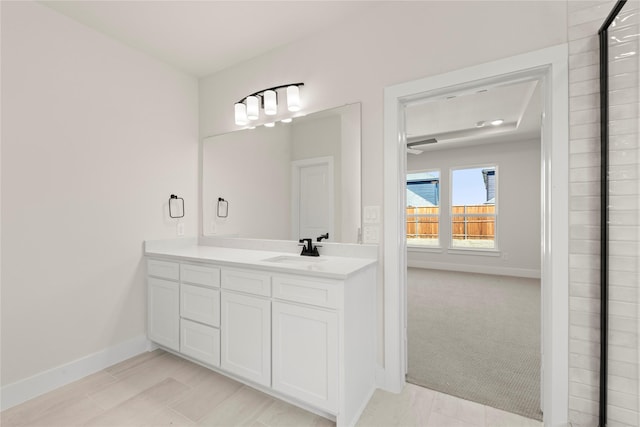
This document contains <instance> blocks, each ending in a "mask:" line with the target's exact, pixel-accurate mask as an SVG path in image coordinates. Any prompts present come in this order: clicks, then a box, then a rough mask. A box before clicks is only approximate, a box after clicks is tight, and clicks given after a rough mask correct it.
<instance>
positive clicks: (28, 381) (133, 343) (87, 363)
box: [0, 335, 151, 411]
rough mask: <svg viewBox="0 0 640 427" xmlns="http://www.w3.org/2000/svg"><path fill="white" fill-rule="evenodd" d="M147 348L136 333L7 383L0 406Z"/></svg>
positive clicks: (53, 387) (2, 407)
mask: <svg viewBox="0 0 640 427" xmlns="http://www.w3.org/2000/svg"><path fill="white" fill-rule="evenodd" d="M150 349H151V344H150V342H149V340H148V339H147V337H146V335H140V336H138V337H136V338H133V339H130V340H129V341H125V342H123V343H120V344H116V345H114V346H112V347H109V348H105V349H104V350H101V351H98V352H96V353H93V354H90V355H88V356H85V357H82V358H80V359H77V360H74V361H73V362H69V363H67V364H64V365H61V366H58V367H56V368H52V369H49V370H47V371H44V372H41V373H39V374H36V375H33V376H31V377H29V378H25V379H24V380H20V381H18V382H15V383H13V384H8V385H6V386H4V387H2V389H0V410H2V411H4V410H5V409H9V408H11V407H12V406H16V405H18V404H20V403H22V402H26V401H27V400H29V399H33V398H34V397H37V396H40V395H41V394H44V393H47V392H49V391H52V390H55V389H56V388H59V387H62V386H64V385H66V384H69V383H71V382H73V381H77V380H79V379H81V378H84V377H86V376H87V375H90V374H93V373H95V372H98V371H101V370H102V369H105V368H108V367H109V366H111V365H114V364H116V363H119V362H122V361H123V360H126V359H128V358H130V357H133V356H136V355H138V354H140V353H144V352H145V351H149V350H150Z"/></svg>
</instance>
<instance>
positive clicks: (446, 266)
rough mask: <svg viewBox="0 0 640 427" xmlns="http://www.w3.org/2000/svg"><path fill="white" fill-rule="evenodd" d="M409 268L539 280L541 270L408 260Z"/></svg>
mask: <svg viewBox="0 0 640 427" xmlns="http://www.w3.org/2000/svg"><path fill="white" fill-rule="evenodd" d="M407 267H416V268H428V269H432V270H448V271H460V272H462V273H480V274H496V275H498V276H514V277H526V278H529V279H539V278H540V270H536V269H528V268H512V267H496V266H491V265H469V264H453V263H449V262H430V261H417V260H407Z"/></svg>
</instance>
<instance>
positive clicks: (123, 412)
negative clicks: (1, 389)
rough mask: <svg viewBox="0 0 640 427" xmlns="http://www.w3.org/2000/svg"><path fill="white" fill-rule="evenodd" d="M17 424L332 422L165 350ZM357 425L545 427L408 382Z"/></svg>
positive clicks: (29, 406) (42, 402)
mask: <svg viewBox="0 0 640 427" xmlns="http://www.w3.org/2000/svg"><path fill="white" fill-rule="evenodd" d="M0 425H1V426H2V427H12V426H42V427H54V426H55V427H57V426H60V427H68V426H105V427H125V426H126V427H128V426H140V427H142V426H145V427H147V426H148V427H152V426H252V427H276V426H291V427H302V426H333V425H334V423H333V422H332V421H329V420H327V419H325V418H322V417H320V416H318V415H315V414H312V413H310V412H307V411H304V410H302V409H299V408H297V407H295V406H293V405H290V404H288V403H285V402H282V401H280V400H278V399H275V398H273V397H270V396H268V395H266V394H264V393H261V392H259V391H256V390H254V389H252V388H250V387H247V386H245V385H243V384H241V383H238V382H236V381H234V380H231V379H229V378H227V377H225V376H223V375H220V374H218V373H215V372H213V371H211V370H209V369H206V368H203V367H201V366H199V365H196V364H194V363H191V362H189V361H186V360H184V359H181V358H179V357H176V356H174V355H172V354H170V353H167V352H164V351H162V350H156V351H153V352H149V353H144V354H141V355H139V356H136V357H133V358H131V359H128V360H125V361H124V362H121V363H119V364H117V365H114V366H112V367H110V368H108V369H105V370H103V371H100V372H97V373H95V374H93V375H90V376H88V377H86V378H83V379H81V380H79V381H76V382H74V383H71V384H68V385H66V386H64V387H61V388H59V389H57V390H54V391H52V392H49V393H47V394H44V395H42V396H39V397H37V398H35V399H32V400H29V401H27V402H25V403H22V404H20V405H18V406H15V407H13V408H10V409H8V410H6V411H3V412H2V413H1V414H0ZM357 425H358V426H362V427H365V426H381V427H387V426H389V427H391V426H429V427H448V426H460V427H465V426H485V427H490V426H496V427H520V426H522V427H541V426H542V423H540V422H538V421H535V420H530V419H528V418H523V417H520V416H518V415H514V414H509V413H507V412H504V411H500V410H498V409H494V408H490V407H487V406H483V405H480V404H477V403H473V402H469V401H466V400H462V399H458V398H455V397H452V396H447V395H445V394H442V393H438V392H435V391H432V390H428V389H425V388H422V387H418V386H415V385H413V384H407V386H406V387H405V389H404V390H403V391H402V393H400V394H394V393H387V392H384V391H381V390H378V391H376V393H375V394H374V396H373V397H372V398H371V400H370V402H369V405H368V406H367V408H366V409H365V411H364V413H363V414H362V417H361V418H360V421H359V422H358V424H357Z"/></svg>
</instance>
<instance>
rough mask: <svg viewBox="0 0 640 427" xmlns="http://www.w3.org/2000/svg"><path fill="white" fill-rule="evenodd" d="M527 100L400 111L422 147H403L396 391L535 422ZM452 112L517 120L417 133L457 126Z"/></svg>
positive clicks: (535, 293) (530, 89) (509, 91)
mask: <svg viewBox="0 0 640 427" xmlns="http://www.w3.org/2000/svg"><path fill="white" fill-rule="evenodd" d="M538 90H539V88H537V87H535V84H533V86H532V85H531V84H529V85H523V84H515V85H512V86H506V87H503V88H498V89H496V88H494V89H492V90H490V91H489V92H477V93H473V94H470V95H463V96H458V97H457V98H455V99H451V98H447V97H444V98H443V99H438V100H436V101H434V102H432V103H431V104H428V103H423V104H419V105H416V106H414V107H409V108H407V133H408V135H409V134H412V133H413V134H416V135H418V134H421V135H425V134H426V135H429V136H430V137H431V136H433V138H432V139H428V138H427V140H424V138H426V137H421V138H417V137H415V138H414V139H411V138H409V139H408V142H409V144H408V146H409V150H408V154H407V248H408V249H407V264H408V266H409V268H408V271H407V350H408V372H407V381H409V382H411V383H414V384H417V385H421V386H424V387H427V388H430V389H433V390H437V391H441V392H444V393H447V394H451V395H455V396H458V397H462V398H464V399H467V400H471V401H474V402H478V403H482V404H486V405H489V406H493V407H496V408H500V409H504V410H506V411H509V412H513V413H517V414H520V415H524V416H527V417H529V418H534V419H538V420H541V419H542V413H541V411H540V330H541V329H540V325H541V295H540V241H541V237H540V216H541V207H540V122H539V117H540V115H539V111H540V98H539V96H540V94H539V92H538ZM491 92H493V93H492V94H491ZM489 94H491V95H489ZM454 103H458V104H460V105H458V104H454ZM511 104H512V105H511ZM463 109H464V110H465V111H476V113H477V115H473V114H476V113H470V116H471V117H472V118H476V117H478V118H480V117H481V116H482V117H483V118H490V117H494V116H495V117H503V116H502V115H501V114H504V117H507V116H506V114H508V113H507V110H508V111H510V112H511V111H516V110H518V111H519V114H521V118H522V119H521V120H520V126H519V127H518V130H516V131H513V132H507V131H506V130H505V131H504V132H503V133H502V134H500V133H496V131H495V130H494V129H491V133H487V134H482V133H478V132H484V131H486V129H485V130H483V128H486V126H489V127H494V128H498V127H500V126H499V125H495V126H493V125H491V124H490V122H489V121H487V124H485V126H479V127H475V128H474V129H471V130H469V131H468V133H467V134H465V135H466V137H461V134H459V133H458V134H456V138H458V139H457V140H456V138H452V139H451V140H448V139H447V138H448V136H447V135H446V134H445V133H441V134H439V135H437V134H436V133H435V132H436V131H434V130H430V129H426V127H428V126H432V125H431V124H425V123H427V122H428V121H427V120H425V117H436V116H437V117H439V118H445V121H446V122H450V123H449V124H448V125H449V126H450V127H454V126H458V127H461V126H463V124H458V125H455V123H454V122H456V121H458V120H463V119H464V120H467V121H468V119H469V118H468V117H467V118H464V117H463V118H461V117H460V115H459V114H457V113H456V111H461V110H463ZM499 111H503V113H500V112H499ZM492 114H493V115H492ZM527 117H528V119H527ZM534 117H537V118H538V119H537V120H534V119H533V118H534ZM496 122H497V121H496ZM505 122H509V120H508V119H506V120H505ZM474 123H475V122H474ZM478 123H480V122H478ZM433 126H435V125H433ZM440 126H444V125H443V124H442V123H440ZM525 129H529V130H528V131H525ZM520 132H522V133H520ZM434 135H435V136H434ZM433 141H435V142H433ZM467 172H468V173H469V174H471V175H470V176H472V177H475V178H471V180H469V179H467V178H464V179H463V175H464V174H463V173H467ZM474 174H475V175H474ZM474 179H475V181H473V180H474ZM474 186H475V190H472V189H471V188H472V187H474ZM474 191H475V196H473V197H472V196H471V195H470V194H472V193H474Z"/></svg>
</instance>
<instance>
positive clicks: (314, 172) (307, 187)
mask: <svg viewBox="0 0 640 427" xmlns="http://www.w3.org/2000/svg"><path fill="white" fill-rule="evenodd" d="M292 164H293V167H292V177H293V180H292V185H293V189H292V192H293V197H292V218H293V230H292V233H293V235H292V238H293V239H295V240H298V239H303V238H314V237H317V236H320V235H322V234H325V233H329V236H333V235H334V227H333V222H334V221H333V212H334V209H333V205H334V188H333V186H334V182H333V159H332V158H331V157H319V158H314V159H306V160H300V161H294V162H292Z"/></svg>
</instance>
